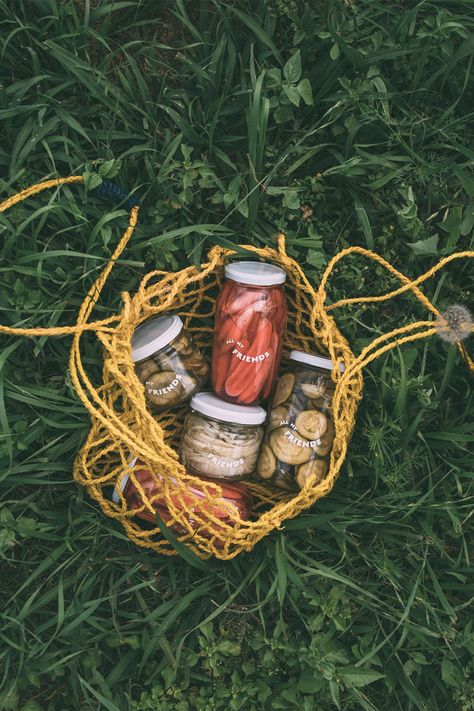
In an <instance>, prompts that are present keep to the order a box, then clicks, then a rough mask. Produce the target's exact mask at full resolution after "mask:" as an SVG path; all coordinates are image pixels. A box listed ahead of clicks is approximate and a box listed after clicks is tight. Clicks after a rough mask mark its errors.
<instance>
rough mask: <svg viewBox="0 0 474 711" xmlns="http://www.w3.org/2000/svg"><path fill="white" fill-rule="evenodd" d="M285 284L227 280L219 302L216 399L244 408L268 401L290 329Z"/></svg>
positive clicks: (214, 367)
mask: <svg viewBox="0 0 474 711" xmlns="http://www.w3.org/2000/svg"><path fill="white" fill-rule="evenodd" d="M286 314H287V310H286V300H285V296H284V292H283V285H282V284H281V283H280V284H277V283H275V284H272V285H271V286H255V285H251V284H250V283H249V284H247V283H238V282H236V281H233V280H232V279H227V281H226V282H225V283H224V285H223V288H222V291H221V293H220V295H219V298H218V300H217V312H216V322H215V331H214V347H213V356H212V383H213V387H214V390H215V392H216V394H217V395H218V396H219V397H221V398H223V399H225V400H228V401H230V402H235V403H237V404H242V405H251V404H254V403H257V402H258V401H259V399H261V398H262V397H268V394H269V393H270V391H271V388H272V385H273V382H274V381H275V379H276V375H277V372H278V366H279V360H280V355H281V346H282V338H283V334H284V330H285V326H286Z"/></svg>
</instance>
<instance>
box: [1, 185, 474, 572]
mask: <svg viewBox="0 0 474 711" xmlns="http://www.w3.org/2000/svg"><path fill="white" fill-rule="evenodd" d="M82 181H83V178H82V177H81V176H71V177H68V178H59V179H56V180H48V181H45V182H43V183H39V184H37V185H33V186H31V187H30V188H27V189H26V190H23V191H21V192H19V193H17V194H16V195H13V196H12V197H10V198H8V199H7V200H5V201H4V202H2V203H0V212H4V211H5V210H7V209H8V208H9V207H12V206H13V205H15V204H16V203H18V202H20V201H21V200H25V199H26V198H28V197H30V196H31V195H35V194H37V193H39V192H41V191H42V190H45V189H47V188H52V187H58V186H60V185H65V184H69V183H80V182H82ZM137 217H138V207H133V208H132V210H131V212H130V218H129V224H128V227H127V229H126V231H125V232H124V234H123V236H122V238H121V239H120V241H119V243H118V245H117V247H116V249H115V250H114V253H113V254H112V256H111V258H110V259H109V261H108V263H107V265H106V267H105V268H104V270H103V271H102V273H101V274H100V276H99V277H98V279H96V281H95V282H94V284H93V285H92V287H91V288H90V289H89V292H88V294H87V296H86V298H85V299H84V302H83V304H82V306H81V308H80V310H79V314H78V317H77V321H76V324H75V325H74V326H59V327H54V328H31V329H29V328H10V327H8V326H0V332H3V333H6V334H13V335H26V336H44V335H48V336H63V335H70V334H71V335H72V336H73V342H72V347H71V353H70V359H69V368H70V372H71V378H72V382H73V384H74V387H75V389H76V392H77V394H78V396H79V398H80V400H81V402H82V403H83V404H84V406H85V407H86V408H87V410H88V411H89V413H90V415H91V429H90V431H89V434H88V436H87V439H86V442H85V443H84V445H83V447H82V448H81V450H80V451H79V453H78V455H77V457H76V460H75V463H74V478H75V480H76V481H77V482H78V483H80V484H82V485H84V486H86V487H87V489H88V491H89V493H90V494H91V496H92V497H93V498H94V499H96V501H98V502H99V504H100V506H101V508H102V510H103V511H104V512H105V513H106V514H107V515H108V516H110V517H111V518H115V519H116V520H118V521H120V523H121V524H122V525H123V527H124V528H125V530H126V532H127V535H128V536H129V538H130V539H131V540H132V541H134V542H135V543H137V544H138V545H140V546H143V547H145V548H152V549H154V550H156V551H159V552H161V553H166V554H172V553H174V552H175V551H174V549H173V548H172V547H171V546H170V545H169V543H168V541H167V540H166V539H165V538H164V537H163V534H162V533H161V530H160V528H159V527H158V526H156V527H149V528H146V529H145V528H144V527H142V526H141V525H140V521H139V519H137V512H138V511H139V510H137V509H131V508H128V506H127V501H126V500H125V498H124V497H123V495H121V496H120V503H119V504H115V503H113V502H112V501H111V492H112V490H113V488H114V486H115V485H116V484H117V483H118V484H120V483H121V481H122V479H123V477H124V475H125V474H126V473H130V475H131V478H132V481H133V482H134V484H135V486H136V488H137V489H138V490H139V492H140V493H141V495H142V498H143V506H142V508H141V509H140V510H143V511H144V510H148V511H151V512H153V510H154V501H153V500H152V499H150V498H149V496H148V495H147V494H146V492H145V491H144V489H143V487H142V486H141V484H140V483H139V482H138V481H137V479H136V477H135V471H136V468H137V467H136V466H135V467H130V466H129V461H130V456H131V455H138V456H139V458H140V461H141V462H142V463H143V464H144V465H145V466H146V467H147V468H148V469H149V470H150V471H152V472H153V477H154V479H155V481H156V483H157V486H158V487H159V488H160V490H161V491H160V503H166V506H167V507H168V509H169V510H170V511H171V514H172V516H173V518H174V520H175V521H176V523H177V524H179V525H180V526H181V530H183V531H184V533H183V534H181V535H180V536H179V538H180V540H181V541H183V542H184V543H186V544H187V545H189V546H190V547H191V548H192V549H193V550H194V552H195V553H197V555H199V556H200V557H202V558H206V557H209V556H211V555H214V556H216V557H217V558H221V559H224V560H228V559H230V558H233V557H234V556H236V555H238V554H239V553H240V552H241V551H248V550H250V549H251V548H253V546H254V545H255V544H256V543H257V541H259V540H260V539H261V538H263V537H264V536H265V535H266V534H268V533H269V532H270V531H272V530H274V529H275V528H279V527H281V525H282V524H283V523H284V522H285V521H286V520H287V519H290V518H292V517H294V516H296V515H297V514H299V513H300V512H301V511H303V510H304V509H307V508H308V507H309V506H311V505H312V504H314V503H315V501H317V500H318V499H320V498H321V497H323V496H325V495H326V494H327V493H329V491H331V489H332V487H333V486H334V482H335V481H336V478H337V476H338V475H339V471H340V468H341V466H342V464H343V462H344V458H345V456H346V452H347V447H348V444H349V440H350V437H351V434H352V430H353V428H354V422H355V415H356V411H357V406H358V402H359V400H360V398H361V393H362V386H363V381H362V368H364V367H365V366H366V365H367V364H369V363H371V362H372V361H373V360H375V358H378V357H379V356H380V355H382V354H383V353H386V352H388V351H389V350H391V349H393V348H396V347H397V346H399V345H402V344H404V343H409V342H413V341H417V340H420V339H424V338H427V337H428V336H431V335H433V334H434V333H436V326H435V322H434V321H417V322H415V323H411V324H407V325H406V326H402V327H401V328H396V329H394V330H392V331H390V332H389V333H386V334H383V335H382V336H379V337H378V338H375V339H374V340H373V341H372V342H371V343H370V344H369V345H368V346H366V347H365V348H364V349H363V350H362V352H361V353H360V354H359V355H358V356H355V355H354V354H353V352H352V351H351V349H350V346H349V344H348V342H347V341H346V339H345V338H344V336H343V335H342V334H341V333H340V331H339V329H338V328H337V325H336V322H335V321H334V319H333V317H332V315H331V314H330V312H331V311H333V310H334V309H336V308H339V307H341V306H346V305H349V304H355V303H359V304H361V303H370V302H373V303H375V302H380V301H387V300H388V299H391V298H393V297H395V296H398V295H400V294H403V293H406V292H407V291H411V292H412V294H413V295H414V296H415V297H416V298H417V299H418V301H420V303H421V304H423V306H424V307H425V308H426V309H427V310H428V311H429V312H431V314H433V316H435V317H436V319H439V318H440V313H439V311H438V310H437V309H436V307H435V306H434V305H433V304H432V303H431V302H430V301H429V299H428V298H427V297H426V296H425V295H424V294H423V292H422V291H421V290H420V289H419V285H420V284H422V283H423V282H424V281H426V280H427V279H429V278H430V277H432V276H434V275H435V274H436V273H437V272H438V271H439V270H440V269H442V268H443V267H444V266H446V265H447V264H449V263H450V262H452V261H453V260H456V259H467V258H473V257H474V251H466V252H458V253H456V254H452V255H450V256H449V257H445V258H444V259H442V260H440V261H439V262H438V264H436V265H435V266H433V267H432V268H431V269H429V270H428V271H427V272H426V273H425V274H422V275H421V276H420V277H418V278H417V279H413V280H411V279H409V278H408V277H407V276H405V275H404V274H402V273H401V272H399V271H398V270H397V269H395V268H394V267H393V266H392V265H391V264H389V263H388V262H387V261H386V260H385V259H383V258H382V257H380V256H379V255H377V254H375V253H374V252H371V251H370V250H367V249H363V248H362V247H350V248H348V249H344V250H342V251H341V252H339V254H337V255H335V256H334V257H333V259H332V260H331V261H330V262H329V264H328V266H327V268H326V270H325V272H324V274H323V277H322V279H321V283H320V285H319V288H318V289H317V290H315V289H314V288H313V287H312V285H311V284H310V283H309V281H308V279H307V278H306V276H305V274H304V272H303V270H302V269H301V267H300V266H299V264H298V263H297V262H296V261H294V260H293V259H291V257H289V256H288V255H287V254H286V251H285V238H284V235H279V237H278V247H277V249H273V248H271V247H264V248H258V247H254V246H253V245H246V246H245V248H246V249H247V250H249V251H251V252H254V253H255V254H256V255H257V256H258V257H260V258H262V259H265V260H268V261H270V262H273V263H275V264H277V265H279V266H281V267H282V268H283V269H284V270H285V271H286V273H287V275H288V279H287V296H288V301H289V328H288V332H287V335H286V339H285V347H286V348H287V349H293V348H294V349H298V350H311V351H315V350H316V351H319V352H325V353H329V355H330V357H331V358H332V360H333V361H334V362H335V363H344V365H345V371H344V373H343V374H340V372H339V369H338V368H335V369H334V371H333V378H334V381H335V384H336V389H335V394H334V400H333V418H334V428H335V438H334V445H333V450H332V453H331V458H330V467H329V472H328V474H327V476H326V478H325V479H324V480H323V481H322V482H320V483H315V481H314V480H310V481H308V483H307V484H306V486H305V488H304V489H303V490H302V491H300V492H299V493H298V494H295V495H294V494H288V493H284V492H279V491H276V490H274V489H272V488H271V487H269V486H266V485H265V483H263V482H262V483H257V482H249V483H248V486H249V488H250V489H251V491H252V494H253V497H254V502H255V517H254V520H252V521H244V520H242V519H240V518H239V517H238V516H236V515H235V514H233V512H230V513H232V521H233V522H232V524H229V525H227V524H223V523H222V521H221V520H220V519H218V518H216V517H215V516H213V515H212V514H211V513H206V510H209V511H211V509H212V505H213V503H214V502H215V500H216V498H217V497H218V496H219V495H220V494H221V489H220V487H219V485H218V484H211V483H204V482H200V480H199V479H197V478H196V477H193V476H190V475H189V474H187V473H186V471H185V469H184V468H183V466H182V465H181V464H180V463H179V461H178V455H177V454H176V451H175V447H176V444H177V442H178V439H179V434H180V427H181V423H182V421H183V416H184V413H185V410H186V408H185V407H183V408H181V409H180V410H175V411H173V412H170V413H164V414H161V415H159V416H152V415H151V413H150V412H149V411H148V410H147V407H146V401H145V395H144V388H143V386H142V384H141V383H140V381H139V380H138V378H137V377H136V374H135V370H134V366H133V362H132V359H131V337H132V334H133V331H134V329H135V328H136V326H137V325H138V324H139V323H141V322H142V321H144V320H146V319H148V318H150V317H151V316H154V315H157V314H159V313H161V312H163V311H168V310H170V309H172V310H173V311H177V312H179V313H180V315H181V316H182V317H183V319H184V321H185V324H186V326H187V327H189V328H190V329H191V330H192V331H193V334H195V337H196V340H197V342H198V345H199V346H200V347H201V348H202V349H203V350H204V351H205V352H206V353H207V354H208V355H209V353H210V344H211V336H212V322H213V316H214V310H215V297H216V294H217V291H218V288H219V285H220V284H221V282H222V274H223V267H224V264H225V262H226V260H227V258H228V256H229V255H231V254H232V253H233V252H232V250H230V249H226V248H224V247H220V246H216V247H213V248H212V249H211V251H210V252H209V256H208V261H207V262H206V263H204V264H203V265H201V268H200V269H198V268H196V267H194V266H190V267H186V268H185V269H182V270H181V271H179V272H175V273H167V272H163V271H159V270H157V271H153V272H151V273H149V274H147V275H146V276H145V277H144V278H143V279H142V282H141V284H140V286H139V287H138V291H137V292H136V294H135V295H133V296H131V295H130V294H128V293H123V294H122V301H123V306H122V309H121V311H120V314H118V315H115V316H110V317H109V318H106V319H101V320H99V321H89V317H90V315H91V312H92V309H93V308H94V305H95V303H96V302H97V300H98V298H99V296H100V292H101V290H102V288H103V286H104V284H105V282H106V280H107V278H108V276H109V274H110V271H111V270H112V268H113V266H114V264H115V262H116V261H117V259H118V258H119V256H120V255H121V254H122V252H123V250H124V249H125V247H126V245H127V243H128V241H129V239H130V237H131V236H132V233H133V230H134V228H135V225H136V223H137ZM351 254H357V255H361V256H363V257H367V258H368V259H371V260H373V261H375V262H377V263H378V264H379V265H381V266H382V267H384V268H385V269H387V271H388V272H389V273H390V274H392V275H393V276H394V277H395V278H396V279H398V280H399V281H400V282H401V286H400V287H399V288H398V289H394V290H393V291H390V292H388V293H386V294H382V295H379V296H363V297H351V298H347V299H341V300H340V301H337V302H336V303H334V304H331V305H327V306H326V305H325V302H326V296H327V294H326V288H327V285H328V282H329V277H330V276H331V274H332V272H333V270H334V268H335V266H336V265H337V264H338V262H339V261H340V260H341V259H342V258H343V257H346V256H348V255H351ZM86 331H92V332H94V333H95V334H96V336H97V338H98V339H99V340H100V341H101V343H102V346H103V351H104V367H103V377H102V384H101V385H100V386H98V387H96V386H95V385H94V384H93V383H92V382H91V381H90V379H89V377H88V375H87V373H86V371H85V369H84V366H83V362H82V358H81V350H80V343H81V336H82V335H83V333H84V332H86ZM457 345H458V348H459V350H460V352H461V355H462V356H463V358H464V359H465V360H466V362H467V364H468V366H469V368H470V369H471V371H474V364H473V361H472V360H471V358H470V357H469V356H468V354H467V351H466V350H465V348H464V346H463V345H462V344H461V343H458V344H457ZM189 484H194V485H197V484H198V485H200V487H201V490H202V491H203V492H204V503H205V504H206V505H207V509H206V510H205V507H204V506H203V502H202V500H201V501H200V502H199V501H198V499H196V498H194V497H192V496H190V495H189V493H188V487H189ZM198 503H199V505H200V508H199V509H198V511H200V513H197V512H196V511H194V513H192V509H193V508H194V507H195V506H196V504H198ZM190 515H191V516H192V517H193V522H192V524H191V523H190V520H189V516H190Z"/></svg>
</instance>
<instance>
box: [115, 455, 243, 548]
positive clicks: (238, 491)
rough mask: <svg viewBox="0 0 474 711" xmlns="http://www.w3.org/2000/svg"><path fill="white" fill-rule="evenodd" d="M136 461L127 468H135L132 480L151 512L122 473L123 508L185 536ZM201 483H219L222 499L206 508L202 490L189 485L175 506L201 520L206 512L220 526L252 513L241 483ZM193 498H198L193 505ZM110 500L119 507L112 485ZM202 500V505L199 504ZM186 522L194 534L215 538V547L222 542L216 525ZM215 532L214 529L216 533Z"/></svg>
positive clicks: (144, 468) (178, 496) (162, 497)
mask: <svg viewBox="0 0 474 711" xmlns="http://www.w3.org/2000/svg"><path fill="white" fill-rule="evenodd" d="M137 464H139V463H137V462H136V460H132V461H131V463H130V466H131V467H135V471H134V478H135V480H136V481H137V482H138V483H139V484H140V486H142V487H143V489H144V491H145V494H146V496H147V498H148V499H149V501H150V502H151V503H152V505H153V508H154V513H152V512H151V511H150V510H149V509H148V508H146V507H145V502H144V500H143V498H142V495H141V493H140V491H139V490H138V489H137V487H136V486H135V483H134V481H133V479H132V478H131V477H130V475H129V474H126V475H125V476H124V477H123V478H122V480H121V482H120V490H121V492H122V494H123V496H124V498H125V499H126V501H127V505H128V506H129V508H131V509H137V514H136V515H137V516H138V518H141V519H142V520H144V521H148V522H149V523H153V524H155V525H156V517H157V516H159V517H160V518H161V520H162V521H163V522H164V523H165V524H166V525H167V526H168V527H169V528H171V529H173V530H174V531H175V532H176V533H186V529H185V528H184V526H182V525H180V524H179V522H177V521H174V520H173V518H172V514H171V513H170V511H169V509H168V507H167V505H166V499H165V496H164V494H163V492H161V491H160V488H159V486H158V484H157V482H156V477H153V474H152V473H151V472H150V471H149V469H147V468H146V467H143V468H142V469H137V468H136V467H137ZM201 479H202V481H203V482H212V483H213V484H219V485H220V486H221V489H222V496H221V497H219V498H218V499H216V501H215V503H214V504H212V505H210V504H209V502H208V501H206V492H205V490H204V488H202V489H201V488H200V487H199V486H198V485H190V486H189V497H187V496H186V493H185V494H184V495H183V494H182V493H180V494H179V495H177V498H176V502H177V505H178V506H179V501H182V502H183V504H184V505H185V506H192V507H193V511H194V512H195V513H196V514H197V515H198V516H201V517H202V518H205V517H206V514H208V513H210V514H212V515H213V516H214V517H215V518H217V519H219V520H221V521H222V523H224V524H230V525H232V524H234V523H235V519H234V518H233V515H232V514H235V515H236V516H240V518H241V519H243V520H247V519H248V518H249V517H250V513H251V511H252V496H251V494H250V492H249V490H248V489H247V487H246V486H244V485H243V484H238V483H232V484H228V483H226V482H221V481H216V480H215V479H214V480H211V479H207V478H205V477H201ZM196 499H198V501H197V503H196ZM112 500H113V501H114V502H115V503H116V504H120V494H119V487H118V486H116V487H115V490H114V492H113V495H112ZM199 500H202V504H200V503H199ZM189 523H190V524H191V526H195V527H196V531H197V532H198V533H199V534H200V535H201V536H204V537H205V538H212V537H214V536H215V537H216V540H215V544H216V545H217V546H220V545H222V544H223V543H224V541H222V542H221V541H219V531H218V526H216V524H210V525H211V526H212V531H211V530H210V529H206V527H204V526H203V525H202V522H201V523H199V527H198V521H197V520H193V519H192V518H191V517H189ZM216 529H217V530H216Z"/></svg>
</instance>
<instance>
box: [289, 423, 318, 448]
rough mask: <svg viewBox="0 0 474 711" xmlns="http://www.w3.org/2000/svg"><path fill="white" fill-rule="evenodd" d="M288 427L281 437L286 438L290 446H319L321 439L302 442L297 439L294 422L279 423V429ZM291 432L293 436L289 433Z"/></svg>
mask: <svg viewBox="0 0 474 711" xmlns="http://www.w3.org/2000/svg"><path fill="white" fill-rule="evenodd" d="M285 425H286V426H287V427H290V428H291V429H289V430H285V432H284V433H283V436H284V437H286V438H287V439H288V440H289V441H290V442H291V444H294V445H296V446H297V447H304V448H307V447H311V448H312V447H317V446H318V445H319V444H321V439H311V440H303V439H300V438H299V437H298V434H299V433H298V430H297V429H296V425H295V423H294V422H291V421H290V420H281V421H280V427H285ZM291 430H293V431H294V432H295V434H293V432H292V431H291Z"/></svg>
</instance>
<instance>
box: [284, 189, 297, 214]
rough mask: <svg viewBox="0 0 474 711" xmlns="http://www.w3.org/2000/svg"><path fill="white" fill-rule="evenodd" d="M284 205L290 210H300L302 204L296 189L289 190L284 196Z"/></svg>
mask: <svg viewBox="0 0 474 711" xmlns="http://www.w3.org/2000/svg"><path fill="white" fill-rule="evenodd" d="M283 206H284V207H287V208H288V209H289V210H298V208H299V206H300V199H299V197H298V193H297V192H296V190H287V192H286V193H285V197H284V198H283Z"/></svg>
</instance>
